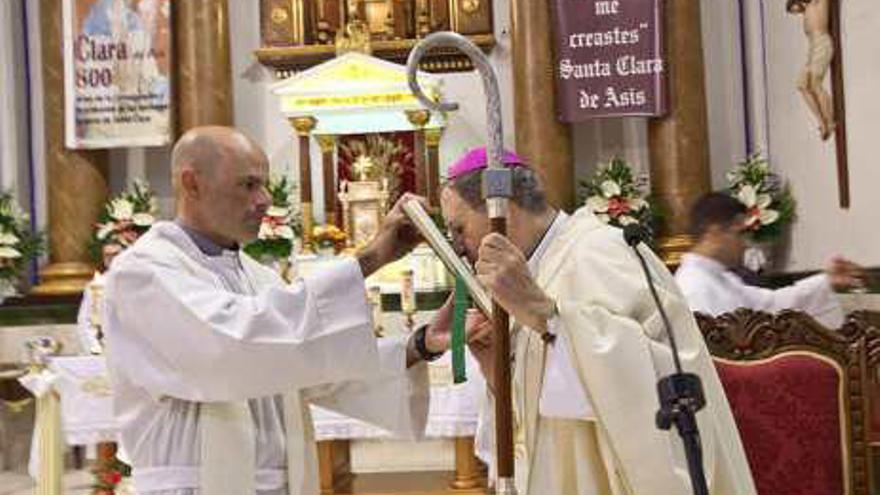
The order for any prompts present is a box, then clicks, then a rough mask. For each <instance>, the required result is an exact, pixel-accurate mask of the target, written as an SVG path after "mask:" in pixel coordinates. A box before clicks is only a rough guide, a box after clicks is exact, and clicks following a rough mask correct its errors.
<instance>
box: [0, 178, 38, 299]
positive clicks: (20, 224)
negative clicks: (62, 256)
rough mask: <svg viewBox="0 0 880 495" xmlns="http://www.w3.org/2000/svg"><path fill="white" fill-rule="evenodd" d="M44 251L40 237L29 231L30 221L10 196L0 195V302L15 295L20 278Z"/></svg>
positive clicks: (5, 193)
mask: <svg viewBox="0 0 880 495" xmlns="http://www.w3.org/2000/svg"><path fill="white" fill-rule="evenodd" d="M43 248H44V243H43V236H42V235H41V234H39V233H34V232H33V231H32V230H31V226H30V218H29V217H28V215H27V214H26V213H25V212H23V211H22V210H21V208H20V207H19V206H18V203H16V202H15V199H14V198H13V197H12V194H11V193H9V192H2V193H0V300H2V299H3V298H4V297H8V296H11V295H14V294H15V293H16V289H15V286H16V283H17V282H18V279H19V277H21V275H22V274H23V273H24V271H25V270H26V269H27V265H28V263H29V262H30V261H31V260H32V259H34V258H36V257H37V256H39V255H40V254H41V253H42V252H43Z"/></svg>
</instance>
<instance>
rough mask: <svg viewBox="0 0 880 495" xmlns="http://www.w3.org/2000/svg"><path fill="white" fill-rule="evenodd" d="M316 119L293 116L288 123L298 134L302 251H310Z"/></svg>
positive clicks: (312, 221)
mask: <svg viewBox="0 0 880 495" xmlns="http://www.w3.org/2000/svg"><path fill="white" fill-rule="evenodd" d="M317 123H318V121H317V120H316V119H315V118H314V117H294V118H292V119H290V125H292V126H293V128H294V130H296V134H297V135H298V136H299V201H300V204H301V208H302V218H303V246H302V251H303V252H304V253H310V252H312V226H313V225H314V222H315V218H314V216H313V214H312V140H311V135H312V130H314V128H315V124H317Z"/></svg>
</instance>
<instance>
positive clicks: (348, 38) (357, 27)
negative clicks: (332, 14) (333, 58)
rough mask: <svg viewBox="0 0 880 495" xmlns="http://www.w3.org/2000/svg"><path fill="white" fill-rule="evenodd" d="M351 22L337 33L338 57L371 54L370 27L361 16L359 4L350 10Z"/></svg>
mask: <svg viewBox="0 0 880 495" xmlns="http://www.w3.org/2000/svg"><path fill="white" fill-rule="evenodd" d="M348 15H349V21H348V22H347V23H346V24H345V27H343V28H342V29H340V30H339V31H337V32H336V55H342V54H345V53H348V52H361V53H366V54H370V53H371V52H372V48H371V47H370V26H368V25H367V23H366V22H364V21H363V20H362V19H361V18H360V17H359V16H358V10H357V2H355V3H354V4H353V6H352V8H351V9H350V10H349V14H348Z"/></svg>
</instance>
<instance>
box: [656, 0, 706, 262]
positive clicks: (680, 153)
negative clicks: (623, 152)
mask: <svg viewBox="0 0 880 495" xmlns="http://www.w3.org/2000/svg"><path fill="white" fill-rule="evenodd" d="M663 5H665V9H666V11H665V12H664V19H665V21H664V22H665V33H666V60H667V64H666V67H667V77H668V86H669V114H668V115H667V116H666V117H664V118H662V119H652V120H651V121H650V123H649V127H648V140H649V146H650V157H651V189H652V192H653V194H654V195H655V197H656V198H657V199H658V200H659V201H660V203H661V204H662V205H663V207H664V208H666V212H667V213H668V215H667V223H666V225H665V228H664V230H663V231H662V232H661V236H660V241H659V248H660V251H661V254H662V255H663V258H664V261H666V263H667V264H670V265H673V266H675V265H678V263H679V261H680V259H681V255H682V254H683V253H685V252H687V251H688V250H689V249H690V248H691V247H692V245H693V239H692V238H691V236H689V235H688V230H689V218H688V217H689V213H690V208H691V206H692V205H693V203H694V201H696V199H697V198H699V197H700V196H701V195H703V194H704V193H706V192H708V191H710V190H711V187H712V186H711V177H710V172H709V136H708V124H707V120H708V118H707V116H706V89H705V75H704V72H703V44H702V41H701V40H702V37H701V30H700V2H665V3H664V4H663Z"/></svg>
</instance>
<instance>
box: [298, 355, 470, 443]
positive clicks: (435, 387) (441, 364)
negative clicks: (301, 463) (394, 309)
mask: <svg viewBox="0 0 880 495" xmlns="http://www.w3.org/2000/svg"><path fill="white" fill-rule="evenodd" d="M465 355H466V356H467V376H468V381H467V382H465V383H462V384H459V385H453V384H452V364H451V362H452V359H451V354H450V353H446V355H444V356H443V357H442V358H440V359H438V360H437V361H436V362H434V363H431V364H430V365H429V366H430V367H431V369H430V375H431V408H430V411H429V413H428V425H427V428H426V431H425V435H426V436H427V437H433V438H450V437H465V436H473V435H474V433H475V432H476V430H477V414H478V411H479V410H480V401H481V400H483V397H485V393H484V388H485V380H484V379H483V376H482V375H481V374H480V371H479V367H478V366H477V364H476V361H475V360H474V359H473V358H472V357H471V355H470V353H468V352H466V353H465ZM312 417H313V419H314V422H315V437H316V439H317V440H343V439H380V438H393V437H392V436H391V434H389V433H388V432H387V431H385V430H383V429H381V428H377V427H375V426H372V425H370V424H367V423H364V422H363V421H358V420H356V419H352V418H348V417H346V416H342V415H341V414H337V413H334V412H332V411H328V410H326V409H323V408H320V407H315V406H313V407H312Z"/></svg>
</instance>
